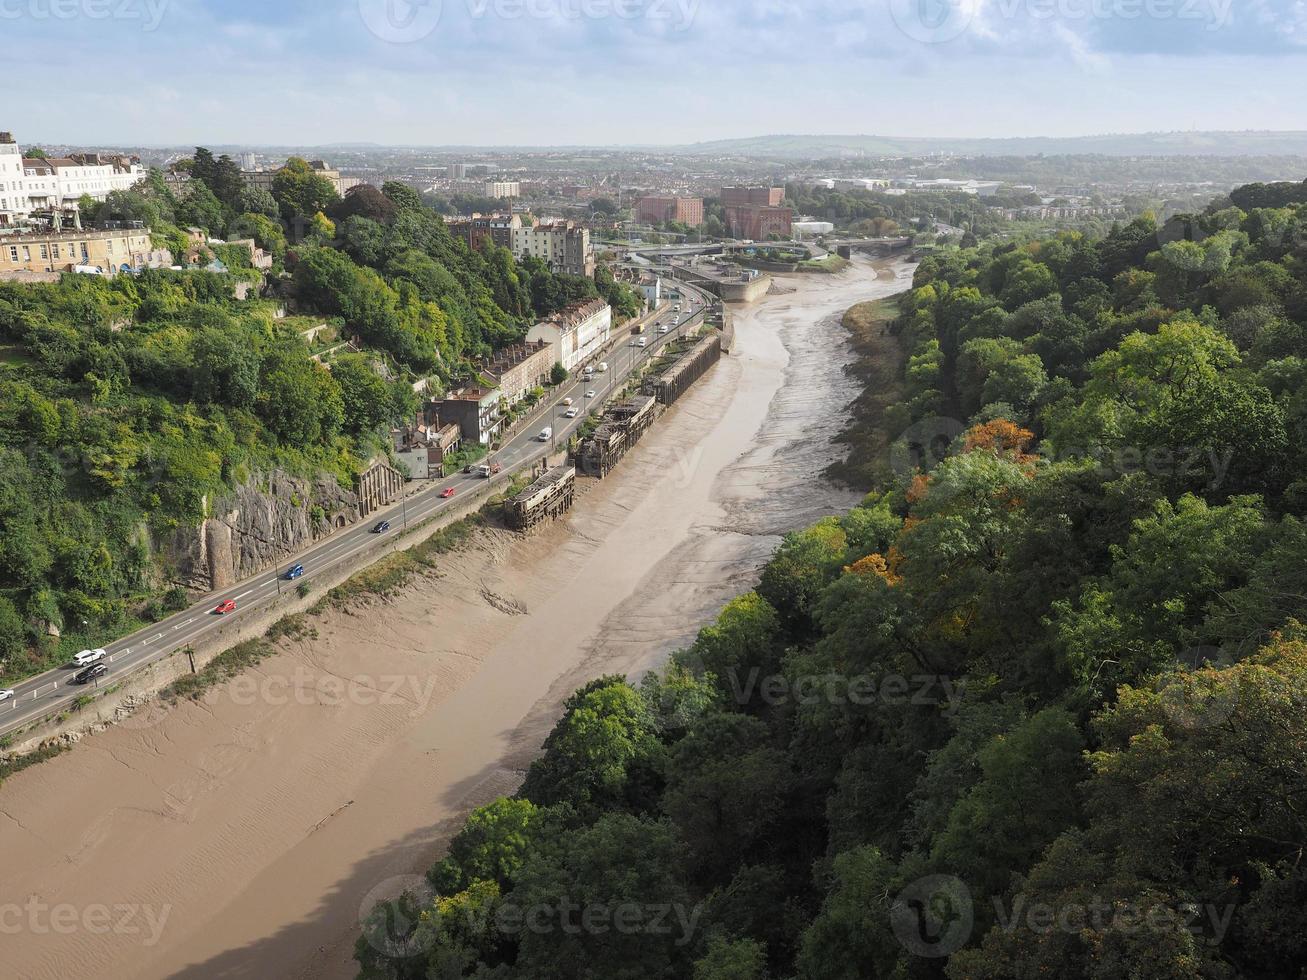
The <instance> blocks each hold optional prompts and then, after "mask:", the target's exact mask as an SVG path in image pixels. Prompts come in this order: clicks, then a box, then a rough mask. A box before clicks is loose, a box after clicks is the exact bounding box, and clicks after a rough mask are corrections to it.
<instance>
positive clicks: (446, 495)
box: [440, 487, 455, 500]
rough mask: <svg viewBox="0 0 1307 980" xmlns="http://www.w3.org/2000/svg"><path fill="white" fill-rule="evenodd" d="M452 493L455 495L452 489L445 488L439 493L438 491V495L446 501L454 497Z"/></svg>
mask: <svg viewBox="0 0 1307 980" xmlns="http://www.w3.org/2000/svg"><path fill="white" fill-rule="evenodd" d="M454 493H455V490H454V488H453V487H445V489H444V490H441V491H440V495H441V496H442V497H444V498H445V499H446V500H448V499H449V498H450V497H452V496H454Z"/></svg>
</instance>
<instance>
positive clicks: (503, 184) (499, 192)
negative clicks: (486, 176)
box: [482, 180, 522, 198]
mask: <svg viewBox="0 0 1307 980" xmlns="http://www.w3.org/2000/svg"><path fill="white" fill-rule="evenodd" d="M482 193H484V194H485V196H486V197H494V198H500V197H521V196H522V185H521V184H520V183H519V182H518V181H516V180H488V181H486V183H485V188H484V190H483V191H482Z"/></svg>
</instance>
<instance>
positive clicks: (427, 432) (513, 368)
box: [400, 299, 613, 457]
mask: <svg viewBox="0 0 1307 980" xmlns="http://www.w3.org/2000/svg"><path fill="white" fill-rule="evenodd" d="M612 326H613V310H612V307H610V306H609V305H608V304H607V303H605V302H604V301H603V300H601V299H595V300H584V301H581V302H578V303H573V304H572V305H571V306H568V307H565V308H564V309H562V310H559V311H558V312H557V313H555V314H554V315H553V316H551V317H549V318H548V319H545V320H542V321H541V322H540V323H537V324H536V325H535V326H534V327H532V328H531V330H530V331H529V332H528V333H527V336H526V339H525V340H524V341H523V342H521V343H517V344H512V345H511V346H509V347H505V348H503V349H502V350H500V351H497V352H496V353H495V355H494V356H493V357H491V358H488V359H486V360H483V361H482V362H481V363H480V364H479V365H478V366H477V370H476V377H475V378H473V379H471V380H469V382H468V383H467V384H465V385H462V386H460V387H456V388H454V389H451V390H450V391H449V392H448V393H447V394H446V395H445V397H444V398H441V399H436V400H432V401H430V402H428V403H427V405H426V408H425V410H424V411H423V413H422V417H421V418H420V419H419V420H418V421H417V424H416V425H414V426H410V427H406V429H405V430H404V431H403V432H402V433H401V434H400V435H401V438H402V440H403V441H404V442H405V443H406V444H407V445H409V446H412V445H419V446H422V445H425V447H426V448H427V449H428V450H429V451H432V452H435V453H437V454H438V456H439V457H443V455H444V454H445V453H448V452H450V451H452V450H453V449H456V448H457V447H458V445H459V444H460V443H463V442H478V443H480V444H481V445H489V444H490V443H492V442H494V441H495V440H496V439H498V438H499V436H500V434H501V433H502V432H503V430H504V426H505V425H506V424H507V423H508V420H509V417H510V410H511V409H512V408H513V406H515V405H517V404H518V403H519V402H521V401H522V399H524V398H526V396H527V395H529V394H530V393H531V392H532V391H533V390H534V389H536V388H538V387H541V386H543V385H545V384H547V383H548V382H549V377H550V374H551V373H552V372H553V369H554V365H555V364H562V365H563V367H565V368H566V369H567V370H568V371H572V370H574V369H575V368H576V367H577V366H579V365H581V364H583V363H584V362H585V361H587V360H590V359H591V358H593V357H594V356H596V355H597V354H598V353H599V352H600V351H601V350H602V349H603V347H604V345H605V344H607V343H608V341H609V340H610V339H611V338H612ZM451 427H457V433H456V434H455V433H454V431H453V429H452V428H451Z"/></svg>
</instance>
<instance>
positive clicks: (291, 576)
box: [286, 565, 304, 582]
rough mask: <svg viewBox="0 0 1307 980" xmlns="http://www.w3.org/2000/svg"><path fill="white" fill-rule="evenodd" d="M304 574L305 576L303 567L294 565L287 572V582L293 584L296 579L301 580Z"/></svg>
mask: <svg viewBox="0 0 1307 980" xmlns="http://www.w3.org/2000/svg"><path fill="white" fill-rule="evenodd" d="M303 574H304V566H303V565H292V566H291V567H290V570H289V571H288V572H286V581H288V582H293V581H294V580H295V579H297V578H299V577H300V576H301V575H303Z"/></svg>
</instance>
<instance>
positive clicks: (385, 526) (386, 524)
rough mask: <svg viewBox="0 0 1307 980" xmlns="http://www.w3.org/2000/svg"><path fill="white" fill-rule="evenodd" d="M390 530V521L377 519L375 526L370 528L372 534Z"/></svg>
mask: <svg viewBox="0 0 1307 980" xmlns="http://www.w3.org/2000/svg"><path fill="white" fill-rule="evenodd" d="M389 530H390V521H379V522H378V523H377V526H376V527H374V528H373V529H372V533H373V534H385V533H386V532H387V531H389Z"/></svg>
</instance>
